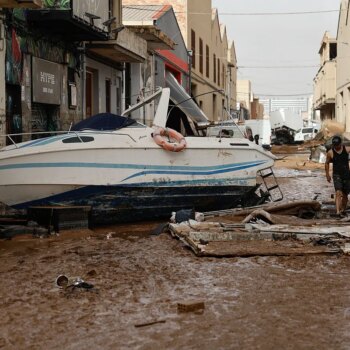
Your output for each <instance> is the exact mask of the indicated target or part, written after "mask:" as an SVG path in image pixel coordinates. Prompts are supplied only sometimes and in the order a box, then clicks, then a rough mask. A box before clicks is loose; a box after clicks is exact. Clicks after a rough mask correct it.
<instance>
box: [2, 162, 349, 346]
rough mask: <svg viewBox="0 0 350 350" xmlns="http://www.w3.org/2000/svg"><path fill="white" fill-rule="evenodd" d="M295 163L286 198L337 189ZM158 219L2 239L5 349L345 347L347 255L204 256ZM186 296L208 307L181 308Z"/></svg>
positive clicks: (286, 180) (282, 171) (285, 184)
mask: <svg viewBox="0 0 350 350" xmlns="http://www.w3.org/2000/svg"><path fill="white" fill-rule="evenodd" d="M290 171H295V170H294V169H290V168H289V169H287V168H279V169H277V171H276V172H277V173H278V175H279V177H281V181H280V182H281V186H282V188H283V189H284V190H285V191H284V192H285V193H286V196H287V197H288V198H292V197H293V196H295V198H308V199H310V198H309V197H308V196H311V197H313V196H314V195H315V193H319V194H318V196H320V197H322V198H321V199H322V200H323V199H324V200H329V199H330V194H331V193H332V187H331V185H328V184H327V182H326V181H325V179H324V175H323V172H322V170H321V169H312V171H311V174H310V173H309V172H308V170H306V173H305V176H304V173H298V174H297V175H296V176H292V175H291V173H290ZM298 171H299V172H301V171H304V170H303V169H302V170H298ZM284 175H285V176H284ZM157 225H158V223H147V224H138V225H124V226H115V227H109V228H99V229H97V230H94V231H79V232H75V233H74V234H72V233H71V232H67V233H63V234H61V235H60V236H59V237H54V238H50V239H41V240H40V239H32V238H29V237H27V238H26V237H21V238H20V239H15V240H12V241H3V242H0V276H1V283H0V293H1V294H0V295H1V299H0V314H1V317H0V330H1V332H0V348H1V349H82V348H89V349H155V348H158V349H350V258H349V257H347V256H322V255H321V256H297V257H264V258H262V257H255V258H244V259H243V258H234V259H215V258H197V257H195V256H194V255H193V253H192V252H191V251H189V250H188V249H187V248H186V247H185V246H184V245H183V244H182V243H181V242H180V241H177V240H174V239H172V238H171V237H170V236H169V235H167V234H162V235H160V236H152V235H150V232H151V231H152V229H153V228H155V227H156V226H157ZM112 232H114V233H115V234H109V233H112ZM60 274H65V275H67V276H69V277H72V278H74V277H82V278H83V279H84V280H86V281H87V282H89V283H92V284H94V286H95V288H94V289H93V290H90V291H85V290H80V289H71V288H70V289H69V290H60V289H58V288H57V287H56V286H55V279H56V277H57V276H58V275H60ZM188 300H200V301H204V303H205V310H204V312H202V313H200V312H199V313H178V312H177V302H179V301H188ZM154 321H165V322H164V323H157V324H153V325H150V326H145V327H135V325H140V324H143V323H148V322H154Z"/></svg>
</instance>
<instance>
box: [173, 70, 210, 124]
mask: <svg viewBox="0 0 350 350" xmlns="http://www.w3.org/2000/svg"><path fill="white" fill-rule="evenodd" d="M166 84H167V86H168V87H169V88H170V99H171V100H172V101H173V103H174V104H175V105H176V107H178V108H179V109H181V111H182V112H184V113H185V114H186V115H187V117H189V118H191V119H192V120H193V121H195V122H196V123H206V122H209V120H208V118H207V116H206V115H205V114H204V113H203V111H202V110H201V109H200V108H199V107H198V105H197V104H196V103H195V102H194V100H193V99H192V98H191V97H190V95H189V94H188V93H187V92H186V90H185V89H184V88H183V87H182V86H181V85H180V84H179V82H178V81H177V80H176V78H175V77H174V76H173V74H171V73H170V72H166Z"/></svg>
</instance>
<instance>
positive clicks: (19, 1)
mask: <svg viewBox="0 0 350 350" xmlns="http://www.w3.org/2000/svg"><path fill="white" fill-rule="evenodd" d="M42 5H43V4H42V1H41V0H0V7H1V8H10V9H16V8H40V7H42Z"/></svg>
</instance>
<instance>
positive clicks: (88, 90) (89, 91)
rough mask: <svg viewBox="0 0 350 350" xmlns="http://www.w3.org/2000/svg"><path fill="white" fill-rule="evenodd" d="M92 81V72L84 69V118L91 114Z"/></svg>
mask: <svg viewBox="0 0 350 350" xmlns="http://www.w3.org/2000/svg"><path fill="white" fill-rule="evenodd" d="M93 82H94V73H93V72H91V71H88V70H87V71H86V92H85V94H86V98H85V101H86V102H85V103H86V105H85V111H86V112H85V113H86V118H89V117H91V116H92V114H93V107H94V106H93V96H94V91H93V86H94V84H93Z"/></svg>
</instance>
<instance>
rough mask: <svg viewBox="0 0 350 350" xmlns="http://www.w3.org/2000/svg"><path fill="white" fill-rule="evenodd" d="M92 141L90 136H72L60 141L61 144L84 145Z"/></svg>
mask: <svg viewBox="0 0 350 350" xmlns="http://www.w3.org/2000/svg"><path fill="white" fill-rule="evenodd" d="M92 141H94V138H93V137H92V136H79V137H78V136H74V137H70V138H68V139H64V140H62V142H63V143H82V142H83V143H85V142H92Z"/></svg>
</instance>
